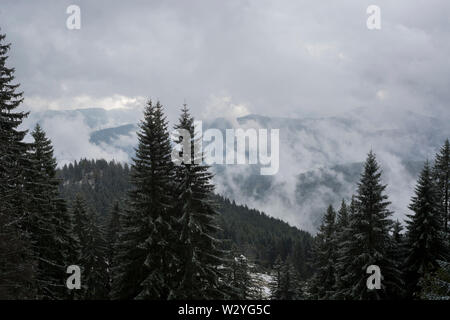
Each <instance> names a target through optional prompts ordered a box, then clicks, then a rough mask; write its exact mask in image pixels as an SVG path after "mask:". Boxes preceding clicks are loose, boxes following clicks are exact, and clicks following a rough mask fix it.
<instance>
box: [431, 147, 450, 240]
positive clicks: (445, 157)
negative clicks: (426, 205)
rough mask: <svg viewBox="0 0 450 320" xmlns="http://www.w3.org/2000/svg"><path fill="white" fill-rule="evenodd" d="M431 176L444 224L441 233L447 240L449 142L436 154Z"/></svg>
mask: <svg viewBox="0 0 450 320" xmlns="http://www.w3.org/2000/svg"><path fill="white" fill-rule="evenodd" d="M433 169H434V170H433V176H434V179H435V184H436V193H437V194H436V196H437V201H438V206H439V212H440V214H441V216H442V223H443V224H444V228H443V232H444V233H445V236H446V238H447V240H450V239H449V233H450V230H449V226H448V224H449V221H448V220H449V217H450V142H449V140H448V139H447V140H446V141H445V143H444V145H443V146H442V148H441V150H440V151H439V153H438V154H436V160H435V165H434V168H433Z"/></svg>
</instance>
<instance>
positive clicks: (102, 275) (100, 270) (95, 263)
mask: <svg viewBox="0 0 450 320" xmlns="http://www.w3.org/2000/svg"><path fill="white" fill-rule="evenodd" d="M87 221H88V225H86V226H85V228H84V230H85V231H84V232H85V234H86V237H85V241H86V243H83V244H82V246H81V256H80V267H81V268H82V272H83V273H82V275H83V277H82V279H83V282H82V286H83V291H84V293H83V296H82V298H83V299H85V300H106V299H108V294H109V290H110V281H109V274H108V263H107V249H108V248H107V244H106V241H105V238H104V235H103V230H102V229H101V228H100V227H99V225H98V221H97V216H96V213H94V211H92V210H90V211H89V212H88V216H87Z"/></svg>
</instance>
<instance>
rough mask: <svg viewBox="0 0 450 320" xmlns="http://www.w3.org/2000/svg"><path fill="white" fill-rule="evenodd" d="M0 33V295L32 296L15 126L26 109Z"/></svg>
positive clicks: (23, 150)
mask: <svg viewBox="0 0 450 320" xmlns="http://www.w3.org/2000/svg"><path fill="white" fill-rule="evenodd" d="M5 37H6V36H5V35H4V34H0V199H1V204H0V247H1V250H0V298H3V299H23V298H34V297H35V289H36V288H35V282H34V278H35V261H34V259H33V251H32V248H31V239H30V236H29V235H30V234H29V232H28V231H27V230H26V229H25V226H24V225H25V222H26V220H27V218H28V215H27V210H26V204H27V199H28V198H29V197H28V194H27V193H26V192H25V190H24V185H25V184H26V181H25V176H26V175H25V171H26V170H27V168H29V167H30V164H29V161H28V156H27V151H28V150H29V147H30V146H29V144H27V143H25V142H24V141H23V140H24V137H25V135H26V131H23V130H20V129H19V126H20V124H21V123H22V121H23V119H24V118H25V117H27V115H28V113H24V112H21V111H19V110H18V108H19V106H20V104H21V103H22V101H23V99H22V92H19V91H18V90H17V89H18V86H19V84H14V83H13V81H14V68H8V67H7V65H6V61H7V58H8V55H7V54H8V51H9V49H10V44H5V42H4V41H5Z"/></svg>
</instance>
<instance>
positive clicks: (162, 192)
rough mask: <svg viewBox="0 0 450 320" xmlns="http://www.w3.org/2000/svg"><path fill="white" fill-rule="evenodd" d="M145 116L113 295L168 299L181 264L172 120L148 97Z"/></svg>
mask: <svg viewBox="0 0 450 320" xmlns="http://www.w3.org/2000/svg"><path fill="white" fill-rule="evenodd" d="M144 116H145V118H144V121H143V122H142V123H141V125H140V131H139V132H138V139H139V144H138V148H137V150H136V157H135V158H134V159H133V162H134V163H133V166H132V170H131V171H132V173H131V183H132V190H131V191H130V193H129V195H128V201H127V208H126V209H125V212H124V215H123V219H122V220H121V229H122V231H121V233H120V236H119V245H118V246H117V248H116V257H115V259H114V260H115V266H114V268H113V288H112V297H113V298H114V299H167V298H168V297H169V295H170V294H171V291H172V289H173V287H174V274H175V273H176V269H175V268H176V267H177V266H178V263H177V260H176V256H175V254H174V250H173V243H174V239H175V230H174V228H173V224H174V220H175V219H174V217H173V209H172V208H173V202H174V200H173V189H174V186H173V180H174V177H173V163H172V160H171V145H170V139H169V133H168V130H167V121H166V118H165V116H164V114H163V108H162V105H161V104H160V103H159V102H157V103H156V105H154V104H153V103H152V102H151V101H149V102H148V104H147V106H146V109H145V112H144Z"/></svg>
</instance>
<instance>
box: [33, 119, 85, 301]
mask: <svg viewBox="0 0 450 320" xmlns="http://www.w3.org/2000/svg"><path fill="white" fill-rule="evenodd" d="M32 137H33V138H34V143H33V144H32V147H31V150H30V152H29V159H30V164H31V170H28V171H27V177H28V181H27V184H26V185H25V189H27V191H28V193H29V194H30V198H29V199H28V215H29V218H28V220H27V223H26V227H27V230H28V231H29V232H30V234H31V239H32V240H33V252H34V258H35V259H36V263H37V298H38V299H62V298H66V297H67V291H66V286H65V278H66V272H65V271H66V268H67V266H68V265H70V264H72V263H73V261H71V260H72V259H73V257H74V250H75V249H76V248H75V247H74V243H75V240H74V238H73V237H72V229H71V227H72V221H71V217H70V215H69V213H68V211H67V206H66V203H65V201H64V200H63V199H62V198H61V197H60V195H59V190H58V188H59V183H60V181H59V180H58V179H57V178H56V166H57V164H56V160H55V158H54V157H53V147H52V145H51V141H50V140H49V139H48V138H47V137H46V135H45V133H44V131H43V130H42V129H41V127H40V126H39V125H36V127H35V129H34V131H33V132H32Z"/></svg>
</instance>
